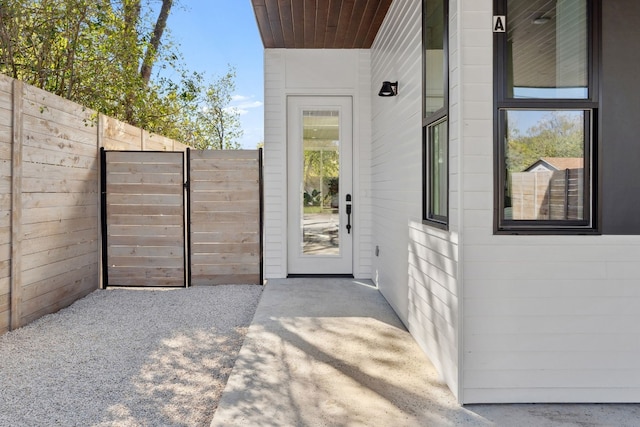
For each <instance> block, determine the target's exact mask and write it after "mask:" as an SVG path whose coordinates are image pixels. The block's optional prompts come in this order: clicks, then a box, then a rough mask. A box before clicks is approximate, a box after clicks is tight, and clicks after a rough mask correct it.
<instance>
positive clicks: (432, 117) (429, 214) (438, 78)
mask: <svg viewBox="0 0 640 427" xmlns="http://www.w3.org/2000/svg"><path fill="white" fill-rule="evenodd" d="M448 9H449V7H448V1H447V0H423V9H422V15H423V20H422V33H423V41H422V42H423V58H422V60H423V88H424V93H423V100H424V102H423V106H422V110H423V115H422V117H423V118H422V128H423V132H422V138H423V153H424V154H423V169H424V176H423V180H424V203H423V206H424V212H423V219H424V220H425V222H426V223H428V224H431V225H434V226H436V227H440V228H445V229H446V228H447V226H448V221H449V165H448V163H449V137H448V134H449V132H448V123H449V122H448V120H447V116H448V113H449V99H448V98H449V78H448V77H449V64H448V48H447V38H448V24H447V21H448Z"/></svg>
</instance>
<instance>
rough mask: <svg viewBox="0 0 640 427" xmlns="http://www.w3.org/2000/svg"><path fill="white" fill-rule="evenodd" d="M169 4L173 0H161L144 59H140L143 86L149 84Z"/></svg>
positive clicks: (165, 24) (167, 15)
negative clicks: (160, 6)
mask: <svg viewBox="0 0 640 427" xmlns="http://www.w3.org/2000/svg"><path fill="white" fill-rule="evenodd" d="M171 6H173V0H162V8H161V9H160V14H159V15H158V19H157V21H156V25H155V26H154V28H153V35H152V36H151V41H150V42H149V47H147V51H146V53H145V55H144V61H142V66H141V67H140V75H141V76H142V80H143V83H144V86H145V87H146V86H147V85H148V84H149V79H150V78H151V69H152V68H153V64H154V63H155V61H156V53H157V52H158V48H159V47H160V40H162V33H164V29H165V28H166V26H167V18H169V13H170V12H171Z"/></svg>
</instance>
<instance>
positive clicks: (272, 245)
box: [264, 49, 372, 278]
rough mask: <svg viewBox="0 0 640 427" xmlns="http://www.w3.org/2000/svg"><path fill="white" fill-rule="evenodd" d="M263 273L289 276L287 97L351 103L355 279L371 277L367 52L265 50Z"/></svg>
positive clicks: (369, 82) (368, 61) (368, 70)
mask: <svg viewBox="0 0 640 427" xmlns="http://www.w3.org/2000/svg"><path fill="white" fill-rule="evenodd" d="M264 55H265V64H264V65H265V83H264V86H265V108H264V110H265V125H264V126H265V130H264V131H265V140H264V222H265V223H264V226H265V242H264V244H265V248H264V274H265V277H266V278H282V277H286V276H287V265H286V260H287V218H286V213H287V192H286V189H287V139H286V137H287V108H286V106H287V97H288V96H294V95H299V96H316V95H317V96H336V95H340V96H351V97H352V99H353V121H354V123H353V151H354V155H353V158H354V169H353V177H354V181H353V186H354V187H353V194H354V209H353V216H354V218H353V222H354V225H355V228H354V237H355V238H354V266H353V271H354V276H355V277H356V278H371V256H372V254H371V244H372V238H371V227H372V226H371V198H370V194H371V180H370V169H371V148H370V147H371V107H370V105H371V78H370V72H371V65H370V52H369V50H357V49H352V50H323V49H309V50H307V49H295V50H287V49H266V50H265V53H264Z"/></svg>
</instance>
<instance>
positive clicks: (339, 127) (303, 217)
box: [287, 96, 355, 274]
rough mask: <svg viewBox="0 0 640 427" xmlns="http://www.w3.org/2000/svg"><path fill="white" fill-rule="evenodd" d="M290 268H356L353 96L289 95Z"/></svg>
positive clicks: (315, 271)
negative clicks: (354, 255)
mask: <svg viewBox="0 0 640 427" xmlns="http://www.w3.org/2000/svg"><path fill="white" fill-rule="evenodd" d="M287 115H288V125H287V126H288V132H287V148H288V150H287V153H288V154H287V157H288V189H287V190H288V212H287V215H288V257H287V258H288V273H289V274H352V273H353V267H352V265H353V234H354V227H353V225H354V224H353V211H354V209H355V207H354V205H353V203H354V201H355V199H354V197H353V196H354V195H353V192H352V171H351V170H352V127H353V126H352V115H351V97H330V96H326V97H302V96H291V97H289V98H288V101H287Z"/></svg>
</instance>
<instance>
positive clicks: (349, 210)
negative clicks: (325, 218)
mask: <svg viewBox="0 0 640 427" xmlns="http://www.w3.org/2000/svg"><path fill="white" fill-rule="evenodd" d="M346 201H347V233H348V234H351V194H347V197H346Z"/></svg>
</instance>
